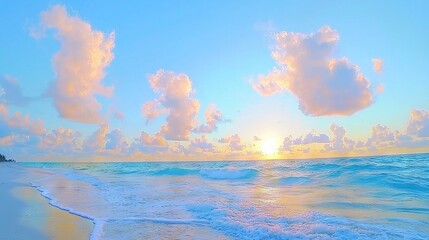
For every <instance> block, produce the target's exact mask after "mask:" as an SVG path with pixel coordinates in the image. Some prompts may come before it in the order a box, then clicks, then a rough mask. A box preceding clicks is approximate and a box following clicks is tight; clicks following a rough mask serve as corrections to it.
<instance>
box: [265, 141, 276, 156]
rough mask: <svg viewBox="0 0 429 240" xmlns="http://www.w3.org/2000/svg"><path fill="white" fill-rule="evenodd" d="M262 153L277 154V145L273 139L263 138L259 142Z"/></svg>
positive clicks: (266, 154) (267, 154)
mask: <svg viewBox="0 0 429 240" xmlns="http://www.w3.org/2000/svg"><path fill="white" fill-rule="evenodd" d="M261 151H262V154H263V155H265V156H273V155H277V153H278V147H277V144H276V142H275V141H274V140H265V141H263V142H262V144H261Z"/></svg>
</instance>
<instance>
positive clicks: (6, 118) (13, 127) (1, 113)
mask: <svg viewBox="0 0 429 240" xmlns="http://www.w3.org/2000/svg"><path fill="white" fill-rule="evenodd" d="M44 132H45V128H44V124H43V121H41V120H31V119H30V116H29V115H22V114H21V113H20V112H15V113H14V114H9V110H8V107H7V106H6V104H4V103H0V137H4V136H7V135H17V134H18V135H19V134H24V135H42V134H43V133H44Z"/></svg>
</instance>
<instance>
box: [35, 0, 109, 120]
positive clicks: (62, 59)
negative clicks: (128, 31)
mask: <svg viewBox="0 0 429 240" xmlns="http://www.w3.org/2000/svg"><path fill="white" fill-rule="evenodd" d="M41 25H42V28H46V29H55V30H56V38H57V39H58V40H59V41H60V43H61V48H60V50H59V52H58V53H56V54H55V56H54V58H53V61H52V62H53V68H54V70H55V73H56V77H55V80H54V81H53V83H52V85H51V87H50V90H49V95H50V96H51V97H52V98H53V101H54V105H55V107H56V108H57V110H58V111H59V114H60V116H61V117H62V118H65V119H69V120H74V121H77V122H81V123H101V122H102V120H103V119H102V116H101V113H100V111H101V104H100V103H99V102H98V100H97V99H96V97H95V96H96V95H103V96H111V95H112V94H113V88H112V87H105V86H103V85H102V83H101V80H102V79H103V78H104V76H105V68H106V67H107V66H109V64H110V62H111V61H112V60H113V58H114V55H113V52H112V50H113V47H114V44H115V35H114V33H113V32H112V33H110V34H109V35H107V36H105V35H104V34H103V33H102V32H99V31H97V30H94V29H92V27H91V25H90V24H89V23H87V22H85V21H83V20H82V19H80V18H78V17H76V16H69V15H68V14H67V11H66V9H65V7H64V6H61V5H54V6H53V7H52V8H51V9H49V10H48V11H45V12H43V13H42V14H41Z"/></svg>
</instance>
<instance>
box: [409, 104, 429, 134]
mask: <svg viewBox="0 0 429 240" xmlns="http://www.w3.org/2000/svg"><path fill="white" fill-rule="evenodd" d="M407 133H408V134H410V135H416V136H418V137H429V113H428V112H427V111H425V110H416V109H413V110H412V111H411V118H410V120H409V121H408V127H407Z"/></svg>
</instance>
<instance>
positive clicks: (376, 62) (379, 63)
mask: <svg viewBox="0 0 429 240" xmlns="http://www.w3.org/2000/svg"><path fill="white" fill-rule="evenodd" d="M372 68H373V69H374V72H376V73H381V72H382V71H383V60H381V59H380V58H373V59H372Z"/></svg>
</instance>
